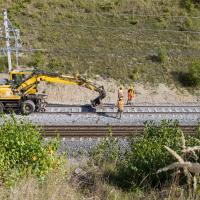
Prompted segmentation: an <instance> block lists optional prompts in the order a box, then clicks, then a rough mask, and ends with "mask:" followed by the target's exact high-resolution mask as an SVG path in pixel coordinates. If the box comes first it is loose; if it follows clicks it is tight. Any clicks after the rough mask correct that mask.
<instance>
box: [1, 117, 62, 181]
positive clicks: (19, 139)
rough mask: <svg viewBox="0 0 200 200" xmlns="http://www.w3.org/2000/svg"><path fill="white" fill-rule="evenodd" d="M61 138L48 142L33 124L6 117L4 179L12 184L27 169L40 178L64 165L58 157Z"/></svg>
mask: <svg viewBox="0 0 200 200" xmlns="http://www.w3.org/2000/svg"><path fill="white" fill-rule="evenodd" d="M58 146H59V142H58V140H57V139H56V140H51V141H50V142H44V139H43V138H42V136H41V134H40V133H39V131H38V129H37V128H36V127H35V126H34V125H33V124H31V123H29V122H27V121H24V120H21V121H17V120H16V119H15V117H14V116H12V118H11V119H5V122H4V123H3V125H1V127H0V178H1V181H2V182H4V183H6V184H12V183H13V182H14V181H15V180H16V179H17V178H18V177H20V176H22V175H23V174H24V173H26V172H27V171H28V172H29V173H31V174H33V175H36V176H38V177H39V178H44V177H45V175H46V173H47V172H48V171H49V170H51V169H54V168H56V167H58V166H59V165H60V164H61V161H62V159H61V157H60V156H57V154H56V150H57V148H58Z"/></svg>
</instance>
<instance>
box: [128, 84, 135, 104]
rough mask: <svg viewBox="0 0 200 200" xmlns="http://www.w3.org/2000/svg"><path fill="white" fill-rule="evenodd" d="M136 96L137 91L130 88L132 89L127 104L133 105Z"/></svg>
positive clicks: (129, 90)
mask: <svg viewBox="0 0 200 200" xmlns="http://www.w3.org/2000/svg"><path fill="white" fill-rule="evenodd" d="M134 95H135V91H134V89H133V87H130V88H129V89H128V99H127V104H129V105H131V104H132V100H133V97H134Z"/></svg>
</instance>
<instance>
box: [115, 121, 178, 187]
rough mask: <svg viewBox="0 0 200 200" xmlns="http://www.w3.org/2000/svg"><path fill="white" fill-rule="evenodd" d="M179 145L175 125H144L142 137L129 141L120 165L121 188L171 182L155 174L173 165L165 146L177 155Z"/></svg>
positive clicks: (176, 123) (164, 122)
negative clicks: (128, 146)
mask: <svg viewBox="0 0 200 200" xmlns="http://www.w3.org/2000/svg"><path fill="white" fill-rule="evenodd" d="M180 141H181V129H180V128H179V127H178V122H176V121H175V122H171V121H162V123H161V124H160V125H156V124H155V123H154V122H150V123H146V124H145V130H144V136H143V137H142V138H139V139H137V140H135V139H134V140H131V143H130V150H129V151H127V153H126V154H125V157H124V160H123V162H121V164H120V165H119V168H118V177H119V180H120V184H122V186H123V187H133V186H136V187H138V186H141V187H143V186H144V187H146V186H152V185H153V186H158V185H159V184H162V183H163V182H165V181H166V180H168V179H170V175H169V174H167V173H161V174H156V172H157V170H158V169H160V168H163V167H165V166H167V165H168V164H171V163H172V162H173V161H174V160H173V158H172V157H171V155H170V154H169V153H168V152H167V151H166V150H165V148H164V145H166V146H168V147H170V148H172V149H174V150H175V151H177V152H180V150H181V146H180V145H181V142H180Z"/></svg>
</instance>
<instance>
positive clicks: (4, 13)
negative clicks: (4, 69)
mask: <svg viewBox="0 0 200 200" xmlns="http://www.w3.org/2000/svg"><path fill="white" fill-rule="evenodd" d="M3 20H4V28H5V35H6V50H7V57H8V71H11V70H12V61H11V48H10V30H9V27H8V15H7V10H5V9H4V10H3Z"/></svg>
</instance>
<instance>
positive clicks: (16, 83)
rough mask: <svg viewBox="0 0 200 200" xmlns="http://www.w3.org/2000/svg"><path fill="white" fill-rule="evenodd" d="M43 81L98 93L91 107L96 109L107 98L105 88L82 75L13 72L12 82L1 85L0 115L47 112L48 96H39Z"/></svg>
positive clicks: (37, 71) (35, 71)
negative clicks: (40, 84)
mask: <svg viewBox="0 0 200 200" xmlns="http://www.w3.org/2000/svg"><path fill="white" fill-rule="evenodd" d="M41 81H45V82H51V83H62V84H66V85H78V86H82V87H85V88H87V89H90V90H93V91H96V92H98V93H99V96H98V97H97V98H95V99H94V100H91V106H92V107H96V106H97V105H99V104H100V103H101V101H102V99H104V98H105V97H106V92H105V90H104V87H103V86H99V85H97V84H95V83H93V82H91V81H88V80H86V79H85V78H82V77H81V76H80V75H75V76H65V75H60V74H57V73H49V72H45V71H40V70H34V71H32V72H30V71H11V72H10V80H9V81H8V80H7V82H6V83H5V84H4V85H0V113H3V112H6V111H8V110H17V111H20V112H21V114H23V115H29V114H31V113H32V112H45V107H46V105H47V102H46V97H47V95H44V94H38V89H37V86H38V84H39V83H40V82H41Z"/></svg>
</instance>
